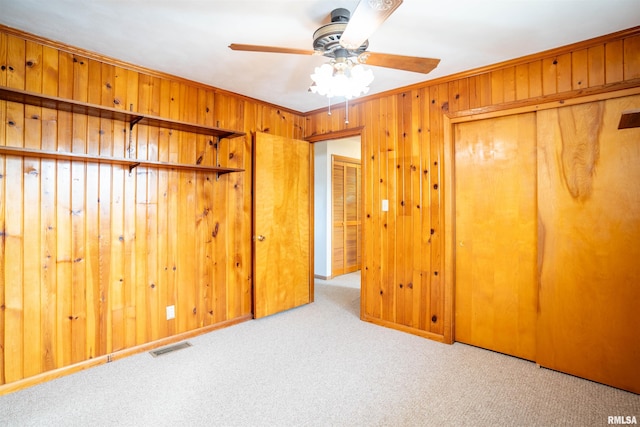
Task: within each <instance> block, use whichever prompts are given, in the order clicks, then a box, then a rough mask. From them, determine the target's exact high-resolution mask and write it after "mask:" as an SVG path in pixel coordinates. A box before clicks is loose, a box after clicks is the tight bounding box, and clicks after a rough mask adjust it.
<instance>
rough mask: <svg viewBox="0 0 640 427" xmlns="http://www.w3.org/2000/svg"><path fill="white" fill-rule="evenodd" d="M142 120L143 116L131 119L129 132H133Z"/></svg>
mask: <svg viewBox="0 0 640 427" xmlns="http://www.w3.org/2000/svg"><path fill="white" fill-rule="evenodd" d="M140 120H142V116H140V117H136V118H133V119H131V121H130V122H129V131H132V130H133V127H134V126H135V125H137V124H138V122H139V121H140Z"/></svg>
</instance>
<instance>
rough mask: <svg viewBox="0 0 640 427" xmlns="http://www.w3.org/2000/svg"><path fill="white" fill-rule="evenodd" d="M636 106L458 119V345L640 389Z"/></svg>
mask: <svg viewBox="0 0 640 427" xmlns="http://www.w3.org/2000/svg"><path fill="white" fill-rule="evenodd" d="M639 107H640V95H632V96H625V97H620V98H612V99H607V100H590V102H584V103H577V102H576V103H575V105H567V106H563V107H558V108H546V109H541V110H540V111H535V112H528V113H519V114H512V115H508V116H502V117H494V118H486V119H482V120H475V121H469V122H464V123H456V124H455V125H454V151H455V211H456V213H455V233H456V234H455V240H454V242H455V339H456V341H461V342H465V343H468V344H472V345H477V346H480V347H484V348H488V349H491V350H495V351H499V352H503V353H507V354H511V355H514V356H518V357H522V358H525V359H529V360H534V361H536V363H538V364H539V365H540V366H544V367H548V368H551V369H554V370H558V371H562V372H566V373H569V374H573V375H576V376H579V377H583V378H587V379H590V380H594V381H597V382H601V383H605V384H609V385H612V386H614V387H618V388H622V389H625V390H629V391H632V392H635V393H639V392H640V369H638V366H639V365H638V363H639V362H640V358H639V357H640V329H638V325H640V310H639V309H638V308H639V307H640V263H639V262H638V260H640V244H638V242H640V129H638V128H635V129H618V124H619V122H620V117H621V114H622V112H624V111H628V110H634V109H638V108H639Z"/></svg>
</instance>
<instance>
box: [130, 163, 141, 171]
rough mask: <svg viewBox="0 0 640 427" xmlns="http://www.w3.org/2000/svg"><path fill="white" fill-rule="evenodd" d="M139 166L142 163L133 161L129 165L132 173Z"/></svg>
mask: <svg viewBox="0 0 640 427" xmlns="http://www.w3.org/2000/svg"><path fill="white" fill-rule="evenodd" d="M138 166H140V163H132V164H130V165H129V173H131V171H132V170H134V169H135V168H137V167H138Z"/></svg>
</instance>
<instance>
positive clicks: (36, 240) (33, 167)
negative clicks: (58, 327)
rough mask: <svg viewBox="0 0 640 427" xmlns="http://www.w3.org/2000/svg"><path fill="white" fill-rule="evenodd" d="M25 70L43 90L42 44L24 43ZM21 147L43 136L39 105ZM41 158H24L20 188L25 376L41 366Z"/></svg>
mask: <svg viewBox="0 0 640 427" xmlns="http://www.w3.org/2000/svg"><path fill="white" fill-rule="evenodd" d="M25 53H26V61H25V60H23V61H24V62H25V64H26V70H25V88H26V90H29V91H32V92H41V91H42V46H41V45H39V44H36V43H33V42H27V43H26V48H25ZM24 112H25V118H24V146H25V147H28V148H35V149H38V148H40V145H41V139H42V120H41V116H42V109H41V108H38V107H32V106H25V107H24ZM40 166H41V165H40V160H39V159H35V158H24V159H23V168H24V171H23V173H24V178H23V180H24V181H23V182H24V187H23V192H24V193H23V203H24V207H23V209H24V210H23V218H24V223H25V224H28V225H29V226H28V227H25V229H24V241H23V251H24V253H23V259H24V276H23V285H22V286H23V292H24V299H23V304H24V318H25V320H26V321H25V322H24V361H23V364H24V376H25V377H30V376H32V375H36V374H39V373H40V372H42V370H43V366H42V340H41V335H42V322H41V313H42V310H41V307H40V301H41V295H40V292H41V284H40V269H41V267H42V266H41V264H42V260H41V258H40V257H39V256H38V255H39V254H40V248H41V241H40V228H41V225H40V212H39V207H40V206H41V201H40V177H41V172H42V171H41V167H40Z"/></svg>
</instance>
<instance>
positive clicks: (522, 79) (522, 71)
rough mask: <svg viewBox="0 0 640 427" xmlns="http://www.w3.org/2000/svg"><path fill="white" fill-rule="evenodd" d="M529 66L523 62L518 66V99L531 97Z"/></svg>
mask: <svg viewBox="0 0 640 427" xmlns="http://www.w3.org/2000/svg"><path fill="white" fill-rule="evenodd" d="M529 66H530V64H521V65H517V66H516V76H515V78H516V81H515V85H516V99H517V100H522V99H527V98H528V97H529Z"/></svg>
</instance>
